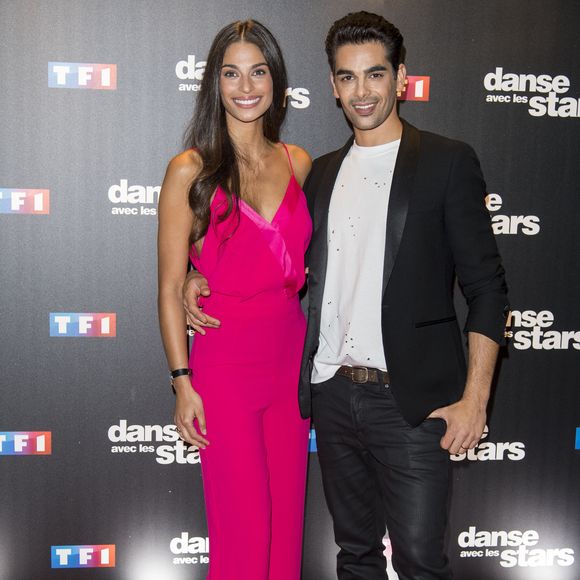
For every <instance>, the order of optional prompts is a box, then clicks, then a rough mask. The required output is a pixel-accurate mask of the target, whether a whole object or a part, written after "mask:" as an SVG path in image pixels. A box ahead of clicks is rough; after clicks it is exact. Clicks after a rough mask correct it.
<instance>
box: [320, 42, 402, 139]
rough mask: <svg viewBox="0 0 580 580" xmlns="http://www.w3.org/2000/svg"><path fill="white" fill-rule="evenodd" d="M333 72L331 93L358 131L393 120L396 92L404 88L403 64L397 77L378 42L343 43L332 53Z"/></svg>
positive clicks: (374, 127)
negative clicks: (333, 59)
mask: <svg viewBox="0 0 580 580" xmlns="http://www.w3.org/2000/svg"><path fill="white" fill-rule="evenodd" d="M334 70H335V72H334V74H332V73H331V76H330V80H331V83H332V87H333V90H334V96H335V97H336V98H337V99H340V102H341V105H342V109H343V110H344V113H345V114H346V116H347V117H348V119H349V121H350V122H351V123H352V124H353V126H354V128H355V129H358V130H359V131H370V130H372V129H376V128H377V127H380V126H382V125H383V124H385V122H387V120H388V119H392V118H394V119H397V112H396V108H395V103H396V101H397V91H402V90H403V89H404V87H405V74H406V73H405V66H404V65H402V64H401V65H400V66H399V70H398V71H397V77H396V78H395V76H394V74H393V67H392V65H391V63H390V62H389V60H388V58H387V54H386V50H385V47H384V46H383V45H382V44H380V43H378V42H365V43H364V44H345V45H343V46H341V47H339V48H338V49H337V51H336V55H335V69H334Z"/></svg>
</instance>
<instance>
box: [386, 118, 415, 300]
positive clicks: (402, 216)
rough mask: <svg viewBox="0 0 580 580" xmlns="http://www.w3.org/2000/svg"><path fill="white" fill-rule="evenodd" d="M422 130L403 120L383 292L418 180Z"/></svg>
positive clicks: (394, 181)
mask: <svg viewBox="0 0 580 580" xmlns="http://www.w3.org/2000/svg"><path fill="white" fill-rule="evenodd" d="M419 140H420V137H419V131H418V130H417V129H416V128H415V127H413V125H410V124H409V123H407V122H406V121H403V134H402V135H401V144H400V146H399V153H398V154H397V161H396V163H395V170H394V173H393V183H392V185H391V193H390V196H389V210H388V213H387V238H386V243H385V262H384V266H383V296H384V294H385V290H386V288H387V285H388V283H389V279H390V277H391V273H392V271H393V266H394V265H395V260H396V258H397V253H398V251H399V246H400V244H401V238H402V237H403V230H404V229H405V221H406V220H407V211H408V208H409V198H410V196H411V193H412V192H413V187H414V184H415V174H416V171H417V162H418V160H419Z"/></svg>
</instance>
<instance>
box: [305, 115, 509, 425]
mask: <svg viewBox="0 0 580 580" xmlns="http://www.w3.org/2000/svg"><path fill="white" fill-rule="evenodd" d="M352 141H353V138H351V139H350V140H349V141H348V142H347V143H346V144H345V145H344V147H342V148H341V149H339V150H338V151H334V152H332V153H328V154H327V155H324V156H322V157H320V158H318V159H316V160H315V161H314V164H313V166H312V171H311V172H310V175H309V176H308V179H307V181H306V183H305V186H304V190H305V193H306V196H307V199H308V206H309V209H310V212H311V216H312V220H313V224H314V231H313V235H312V241H311V244H310V248H309V251H308V266H309V270H310V271H309V274H308V292H309V306H308V330H307V333H306V342H305V346H304V353H303V356H302V365H301V369H300V387H299V402H300V412H301V414H302V416H303V417H308V416H310V407H311V401H310V376H311V372H312V359H313V357H314V354H315V353H316V350H317V348H318V340H319V331H320V314H321V309H322V297H323V293H324V282H325V277H326V264H327V257H328V247H327V241H326V240H327V236H326V231H327V223H328V207H329V203H330V197H331V194H332V190H333V187H334V182H335V181H336V177H337V175H338V171H339V169H340V166H341V164H342V161H343V159H344V157H345V156H346V154H347V153H348V150H349V149H350V146H351V144H352ZM484 198H485V182H484V180H483V176H482V173H481V169H480V166H479V162H478V160H477V157H476V155H475V153H474V151H473V149H471V147H469V146H468V145H466V144H465V143H461V142H459V141H453V140H451V139H447V138H445V137H441V136H439V135H435V134H433V133H427V132H425V131H419V130H418V129H416V128H415V127H413V126H412V125H410V124H409V123H407V122H405V121H403V134H402V137H401V145H400V147H399V153H398V156H397V161H396V164H395V170H394V174H393V182H392V187H391V194H390V198H389V209H388V216H387V239H386V245H385V259H384V264H383V300H382V309H381V312H377V316H380V317H381V327H382V335H383V347H384V351H385V360H386V362H387V368H388V370H389V374H390V376H391V388H392V392H393V395H394V397H395V399H396V401H397V403H398V405H399V408H400V410H401V413H402V414H403V416H404V417H405V419H406V420H407V421H408V422H409V423H410V424H411V425H413V426H415V425H418V424H419V423H420V422H421V421H422V420H423V419H424V418H425V417H426V416H427V415H428V414H429V413H430V412H431V411H433V410H434V409H436V408H438V407H441V406H445V405H449V404H451V403H453V402H455V401H457V400H458V399H459V398H460V397H461V395H462V393H463V389H464V387H465V379H466V363H465V357H464V354H463V347H462V337H461V332H460V330H459V326H458V324H457V318H456V314H455V309H454V306H453V284H454V276H455V274H457V278H458V280H459V283H460V285H461V287H462V290H463V293H464V295H465V298H466V301H467V305H468V311H469V313H468V316H467V322H466V325H465V329H464V331H465V332H468V331H473V332H478V333H481V334H484V335H486V336H488V337H489V338H491V339H492V340H494V341H496V342H497V343H500V344H502V343H503V340H504V338H503V334H504V327H505V320H506V317H507V313H508V311H509V306H508V302H507V287H506V283H505V277H504V270H503V267H502V265H501V260H500V256H499V253H498V250H497V245H496V242H495V238H494V235H493V232H492V229H491V220H490V216H489V213H488V211H487V209H486V207H485V202H484ZM377 266H378V265H377ZM344 275H345V276H348V275H349V271H348V265H345V272H344Z"/></svg>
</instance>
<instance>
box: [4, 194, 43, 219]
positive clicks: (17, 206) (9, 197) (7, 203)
mask: <svg viewBox="0 0 580 580" xmlns="http://www.w3.org/2000/svg"><path fill="white" fill-rule="evenodd" d="M0 213H21V214H24V213H31V214H47V213H50V192H49V190H48V189H6V188H2V189H0Z"/></svg>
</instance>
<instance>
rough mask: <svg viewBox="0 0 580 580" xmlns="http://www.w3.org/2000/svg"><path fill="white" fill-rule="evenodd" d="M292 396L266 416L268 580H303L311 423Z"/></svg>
mask: <svg viewBox="0 0 580 580" xmlns="http://www.w3.org/2000/svg"><path fill="white" fill-rule="evenodd" d="M291 393H292V396H291V397H288V398H287V399H286V400H283V401H277V402H275V403H273V404H272V405H271V406H270V407H269V408H268V409H267V410H266V412H265V413H264V438H265V442H266V450H267V454H268V469H269V474H270V493H271V498H272V523H271V525H272V540H271V545H270V573H269V576H268V578H269V580H299V579H300V564H301V561H302V529H303V519H304V499H305V492H306V465H307V460H308V429H309V421H305V420H303V419H301V418H300V414H299V411H298V401H297V397H296V394H295V392H293V390H292V391H291Z"/></svg>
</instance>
